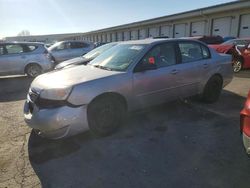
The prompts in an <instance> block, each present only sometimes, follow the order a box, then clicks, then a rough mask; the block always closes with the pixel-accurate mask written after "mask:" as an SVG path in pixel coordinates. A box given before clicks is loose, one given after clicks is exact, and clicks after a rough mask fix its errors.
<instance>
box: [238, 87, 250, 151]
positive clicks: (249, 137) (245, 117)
mask: <svg viewBox="0 0 250 188" xmlns="http://www.w3.org/2000/svg"><path fill="white" fill-rule="evenodd" d="M240 128H241V132H242V137H243V144H244V146H245V148H246V152H247V153H248V154H249V155H250V91H249V93H248V98H247V101H246V103H245V106H244V108H243V110H242V111H241V113H240Z"/></svg>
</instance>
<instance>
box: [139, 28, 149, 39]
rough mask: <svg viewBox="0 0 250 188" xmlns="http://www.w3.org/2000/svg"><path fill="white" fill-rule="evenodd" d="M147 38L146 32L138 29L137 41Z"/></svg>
mask: <svg viewBox="0 0 250 188" xmlns="http://www.w3.org/2000/svg"><path fill="white" fill-rule="evenodd" d="M145 38H147V30H146V29H140V30H139V39H145Z"/></svg>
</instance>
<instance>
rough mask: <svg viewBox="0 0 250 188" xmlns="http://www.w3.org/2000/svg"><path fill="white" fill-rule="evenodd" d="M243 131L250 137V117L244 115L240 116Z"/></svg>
mask: <svg viewBox="0 0 250 188" xmlns="http://www.w3.org/2000/svg"><path fill="white" fill-rule="evenodd" d="M240 127H241V131H242V132H243V133H244V134H245V135H247V136H249V137H250V116H247V115H244V114H242V115H241V116H240Z"/></svg>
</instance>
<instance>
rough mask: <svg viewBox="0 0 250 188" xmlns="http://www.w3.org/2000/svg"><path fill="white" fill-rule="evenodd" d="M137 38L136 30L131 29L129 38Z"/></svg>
mask: <svg viewBox="0 0 250 188" xmlns="http://www.w3.org/2000/svg"><path fill="white" fill-rule="evenodd" d="M137 39H138V30H132V31H131V40H137Z"/></svg>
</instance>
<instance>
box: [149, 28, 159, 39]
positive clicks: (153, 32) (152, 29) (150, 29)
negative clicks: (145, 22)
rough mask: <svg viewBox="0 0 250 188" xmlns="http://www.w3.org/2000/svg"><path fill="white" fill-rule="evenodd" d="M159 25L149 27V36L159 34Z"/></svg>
mask: <svg viewBox="0 0 250 188" xmlns="http://www.w3.org/2000/svg"><path fill="white" fill-rule="evenodd" d="M159 32H160V31H159V27H152V28H149V31H148V35H149V37H158V36H159Z"/></svg>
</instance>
